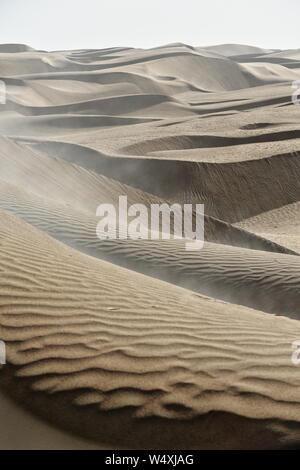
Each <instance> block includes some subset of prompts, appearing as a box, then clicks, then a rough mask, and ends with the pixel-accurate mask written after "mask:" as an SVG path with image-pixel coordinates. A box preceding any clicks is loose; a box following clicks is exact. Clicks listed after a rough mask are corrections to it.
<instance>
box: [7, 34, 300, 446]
mask: <svg viewBox="0 0 300 470" xmlns="http://www.w3.org/2000/svg"><path fill="white" fill-rule="evenodd" d="M0 80H3V81H4V82H5V84H6V89H7V100H6V104H2V105H0V221H1V224H0V316H1V321H0V340H2V341H5V343H6V347H7V348H6V349H7V363H6V364H5V365H3V366H0V404H1V406H0V408H1V410H0V448H1V449H9V448H16V449H31V448H50V449H51V448H53V449H61V448H66V449H73V448H74V449H75V448H83V449H84V448H86V449H88V448H106V449H108V448H109V449H114V448H117V447H118V448H119V449H120V448H131V449H139V448H142V449H147V448H148V449H149V448H151V449H180V448H184V449H277V448H298V447H299V446H300V370H299V367H300V366H298V367H297V365H295V364H294V363H293V362H292V353H293V349H292V344H293V342H294V341H300V323H299V320H300V257H299V254H300V222H299V221H300V184H299V181H300V159H299V158H300V154H299V152H300V140H299V139H300V126H299V107H298V106H295V105H294V104H293V103H292V93H293V92H294V91H295V89H293V88H292V82H293V81H295V80H300V52H299V50H289V51H279V50H266V49H260V48H258V47H252V46H244V45H236V44H225V45H218V46H211V47H193V46H189V45H186V44H181V43H174V44H168V45H166V46H161V47H156V48H153V49H148V50H144V49H134V48H129V47H118V48H109V49H100V50H98V49H89V50H85V49H82V50H76V51H55V52H46V51H37V50H34V49H32V48H30V47H28V46H26V45H22V44H4V45H0ZM120 195H126V196H127V198H128V204H144V205H145V206H146V207H147V208H150V207H151V204H158V203H160V204H162V203H172V204H173V203H180V204H196V203H203V204H204V205H205V219H204V223H205V243H204V247H203V249H202V250H200V251H194V252H193V251H191V252H189V251H186V250H185V241H186V240H176V239H171V240H162V239H159V240H141V239H137V240H131V239H125V240H120V239H116V240H100V239H98V238H97V236H96V226H97V222H98V220H99V218H97V217H96V208H97V207H98V205H99V204H101V203H110V204H114V205H117V204H118V200H119V196H120ZM194 216H195V214H194ZM15 423H18V426H17V427H18V430H17V431H16V430H15V428H16V426H15ZM4 434H5V438H4V437H3V438H2V437H1V435H3V436H4Z"/></svg>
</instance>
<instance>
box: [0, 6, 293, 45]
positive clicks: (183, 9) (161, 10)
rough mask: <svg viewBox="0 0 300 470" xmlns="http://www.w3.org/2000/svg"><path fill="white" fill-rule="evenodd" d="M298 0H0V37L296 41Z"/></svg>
mask: <svg viewBox="0 0 300 470" xmlns="http://www.w3.org/2000/svg"><path fill="white" fill-rule="evenodd" d="M299 23H300V0H205V1H202V0H181V1H179V0H106V1H103V0H0V43H2V44H3V43H23V44H27V45H29V46H31V47H34V48H36V49H46V50H58V49H80V48H96V49H97V48H105V47H114V46H132V47H142V48H149V47H154V46H158V45H163V44H167V43H171V42H184V43H186V44H190V45H192V46H208V45H215V44H222V43H237V44H248V45H253V46H259V47H263V48H276V49H288V48H299V47H300V24H299Z"/></svg>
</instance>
